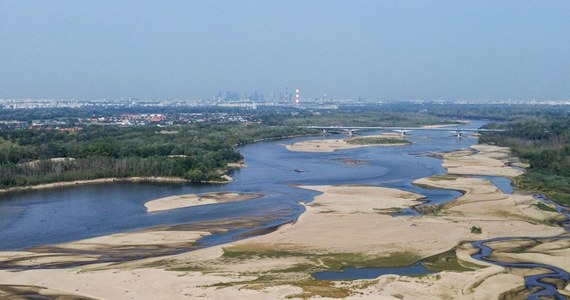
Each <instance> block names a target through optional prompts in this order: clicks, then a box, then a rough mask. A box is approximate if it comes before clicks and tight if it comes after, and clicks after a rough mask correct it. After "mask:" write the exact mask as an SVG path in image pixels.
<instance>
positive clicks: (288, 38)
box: [0, 0, 570, 100]
mask: <svg viewBox="0 0 570 300" xmlns="http://www.w3.org/2000/svg"><path fill="white" fill-rule="evenodd" d="M286 86H288V87H289V90H290V91H291V90H293V89H294V88H295V87H299V88H300V89H301V91H302V95H303V96H304V97H321V95H322V93H323V90H326V91H327V93H328V95H329V96H330V97H335V98H344V97H352V98H355V97H358V96H362V97H366V98H367V99H369V100H376V99H384V100H397V99H466V98H467V99H504V98H513V99H520V98H524V99H529V98H536V99H553V98H557V99H561V98H564V99H568V98H570V1H568V0H548V1H545V0H524V1H523V0H512V1H502V0H501V1H498V0H493V1H486V0H478V1H472V0H470V1H461V0H437V1H436V0H433V1H428V0H415V1H414V0H394V1H380V0H369V1H364V0H345V1H336V0H321V1H318V0H310V1H309V0H299V1H287V0H283V1H277V0H275V1H270V0H256V1H250V0H235V1H217V0H203V1H198V0H186V1H142V0H132V1H128V0H120V1H117V0H110V1H103V0H94V1H77V0H70V1H59V0H50V1H44V0H41V1H27V0H10V1H5V0H0V98H28V97H30V98H85V99H93V98H108V99H117V98H131V97H138V98H197V97H210V96H213V95H215V94H216V93H218V92H223V93H225V91H227V90H231V91H236V92H239V93H244V92H247V93H251V92H253V91H255V90H257V91H259V92H262V93H264V94H265V95H266V96H267V95H268V94H269V93H270V92H272V91H273V92H276V93H280V92H283V91H284V88H285V87H286Z"/></svg>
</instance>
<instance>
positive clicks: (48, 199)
mask: <svg viewBox="0 0 570 300" xmlns="http://www.w3.org/2000/svg"><path fill="white" fill-rule="evenodd" d="M483 123H484V122H474V123H472V124H468V125H463V126H464V127H469V128H473V127H480V126H481V125H482V124H483ZM374 133H377V132H370V134H374ZM363 134H369V133H363ZM343 137H344V136H342V135H331V136H327V137H326V138H333V139H334V138H343ZM316 138H317V139H318V138H325V137H320V136H313V137H303V138H294V139H287V140H277V141H267V142H260V143H255V144H251V145H247V146H244V147H242V148H240V152H241V153H242V154H243V155H244V156H245V160H246V163H247V167H245V168H243V169H240V170H235V171H233V173H231V174H230V175H231V176H232V177H233V178H234V179H235V180H234V181H232V182H231V183H228V184H219V185H212V184H209V185H191V184H187V185H180V184H178V185H177V184H152V183H107V184H91V185H78V186H72V187H62V188H54V189H45V190H31V191H23V192H15V193H7V194H2V195H0V250H13V249H22V248H26V247H32V246H39V245H46V244H53V243H60V242H66V241H74V240H79V239H84V238H89V237H95V236H101V235H106V234H111V233H118V232H124V231H132V230H136V229H142V228H148V227H152V226H157V225H175V224H187V223H199V222H206V221H216V220H224V219H229V218H249V217H255V216H278V217H276V218H270V219H271V221H268V222H266V224H264V225H263V226H267V227H272V226H276V225H279V224H283V223H286V222H289V221H291V220H294V219H296V218H297V217H298V216H299V214H301V213H302V212H303V210H304V208H303V206H302V205H300V204H299V202H300V201H312V199H313V197H314V196H315V195H317V192H313V191H309V190H305V189H300V188H297V187H295V185H319V184H323V185H325V184H326V185H336V184H370V185H377V186H386V187H393V188H400V189H404V190H408V191H412V192H416V193H419V194H423V195H425V196H427V197H428V198H429V200H430V201H431V203H441V202H446V201H450V200H452V199H454V198H456V197H457V196H458V195H459V193H458V192H456V191H449V190H435V189H424V188H421V187H417V186H415V185H413V184H412V182H413V181H414V180H415V179H418V178H421V177H425V176H430V175H434V174H442V173H444V172H445V169H443V168H442V166H441V160H439V159H437V158H433V157H429V156H426V155H424V154H426V153H429V152H432V151H452V150H456V149H460V148H466V147H469V146H470V145H472V144H474V143H476V142H477V139H476V138H462V139H457V138H455V137H453V134H452V133H451V132H445V131H443V132H442V131H438V132H426V131H422V132H419V133H418V134H415V133H414V132H412V135H410V136H408V138H409V139H410V140H411V141H412V142H413V144H411V145H408V146H390V147H364V148H359V149H352V150H342V151H337V152H333V153H302V152H291V151H288V150H286V148H285V147H284V144H290V143H295V142H299V141H302V140H307V139H316ZM343 158H350V159H354V160H362V161H366V163H364V164H359V165H357V166H355V165H349V164H345V163H343V162H342V159H343ZM296 168H302V169H303V170H304V172H302V173H298V172H295V171H294V169H296ZM214 191H236V192H246V193H247V192H251V193H260V194H263V195H265V196H264V197H262V198H260V199H256V200H250V201H243V202H234V203H223V204H213V205H206V206H199V207H190V208H183V209H177V210H173V211H165V212H159V213H151V214H149V213H147V212H146V209H145V207H144V203H145V202H147V201H149V200H153V199H157V198H161V197H166V196H171V195H180V194H188V193H206V192H214ZM220 239H221V241H220V242H222V240H223V239H224V237H223V235H220ZM209 240H210V243H216V237H211V238H209Z"/></svg>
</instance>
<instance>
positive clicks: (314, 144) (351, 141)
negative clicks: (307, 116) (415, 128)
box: [285, 133, 410, 152]
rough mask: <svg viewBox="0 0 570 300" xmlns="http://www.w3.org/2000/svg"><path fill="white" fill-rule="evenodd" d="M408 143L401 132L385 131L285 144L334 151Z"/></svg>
mask: <svg viewBox="0 0 570 300" xmlns="http://www.w3.org/2000/svg"><path fill="white" fill-rule="evenodd" d="M382 139H385V140H386V143H382ZM396 139H398V140H402V142H401V143H398V142H395V140H396ZM408 144H410V142H409V141H407V140H405V139H404V138H403V137H402V135H400V134H393V133H385V134H379V135H367V136H363V137H354V138H348V139H322V140H308V141H302V142H298V143H294V144H289V145H285V147H286V148H287V150H289V151H298V152H334V151H337V150H346V149H355V148H361V147H372V146H405V145H408Z"/></svg>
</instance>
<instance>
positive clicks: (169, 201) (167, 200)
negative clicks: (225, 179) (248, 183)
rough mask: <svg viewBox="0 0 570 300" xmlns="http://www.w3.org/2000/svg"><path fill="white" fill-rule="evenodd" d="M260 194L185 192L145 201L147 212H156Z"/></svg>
mask: <svg viewBox="0 0 570 300" xmlns="http://www.w3.org/2000/svg"><path fill="white" fill-rule="evenodd" d="M261 197H263V195H261V194H247V193H232V192H216V193H205V194H186V195H176V196H169V197H164V198H160V199H156V200H151V201H148V202H146V203H145V205H144V206H145V207H146V210H147V212H149V213H151V212H158V211H164V210H171V209H177V208H184V207H192V206H199V205H207V204H215V203H224V202H234V201H244V200H252V199H257V198H261Z"/></svg>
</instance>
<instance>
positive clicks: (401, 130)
mask: <svg viewBox="0 0 570 300" xmlns="http://www.w3.org/2000/svg"><path fill="white" fill-rule="evenodd" d="M299 127H301V128H308V129H319V130H322V131H323V133H326V132H327V131H334V130H342V131H347V132H348V134H349V135H352V133H353V132H355V131H359V130H391V131H395V132H399V133H401V134H402V135H406V134H408V133H409V132H410V131H416V130H418V131H447V132H453V133H455V135H456V136H457V137H461V136H463V133H464V132H477V133H481V132H504V131H507V130H506V129H484V128H458V127H451V126H450V127H385V126H379V127H374V126H299Z"/></svg>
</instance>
